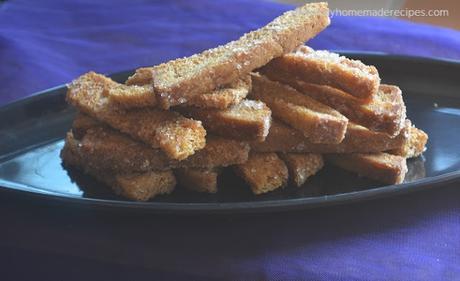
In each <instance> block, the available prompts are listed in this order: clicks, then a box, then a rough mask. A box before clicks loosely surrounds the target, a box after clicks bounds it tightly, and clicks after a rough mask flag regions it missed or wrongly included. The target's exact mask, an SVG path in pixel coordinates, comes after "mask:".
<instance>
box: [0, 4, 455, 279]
mask: <svg viewBox="0 0 460 281" xmlns="http://www.w3.org/2000/svg"><path fill="white" fill-rule="evenodd" d="M287 9H290V7H289V6H286V5H282V4H276V3H272V2H261V1H255V0H237V1H230V0H226V1H212V0H209V1H186V0H184V1H178V0H176V1H147V0H134V1H126V0H123V1H119V0H116V1H90V0H72V1H49V0H42V1H34V0H22V1H19V0H18V1H6V2H4V3H2V4H0V85H1V87H0V104H5V103H7V102H10V101H12V100H15V99H18V98H21V97H25V96H27V95H30V94H32V93H34V92H37V91H40V90H44V89H47V88H49V87H52V86H56V85H60V84H63V83H66V82H69V81H70V80H71V79H73V78H75V77H77V76H78V75H80V74H82V73H84V72H86V71H89V70H94V71H96V72H101V73H112V72H117V71H122V70H128V69H133V68H137V67H140V66H147V65H153V64H157V63H159V62H162V61H165V60H168V59H172V58H176V57H181V56H186V55H190V54H193V53H196V52H199V51H202V50H204V49H207V48H210V47H214V46H216V45H218V44H222V43H225V42H227V41H229V40H232V39H236V38H238V37H239V36H240V35H242V34H243V33H244V32H246V31H249V30H251V29H254V28H257V27H260V26H262V25H264V24H265V23H267V22H268V21H270V20H271V19H272V18H274V17H275V16H277V15H279V14H280V13H281V12H283V11H285V10H287ZM309 44H310V45H311V46H312V47H314V48H317V49H332V50H363V51H376V52H385V53H392V54H409V55H415V56H434V57H443V58H450V59H460V33H459V32H457V31H454V30H449V29H443V28H439V27H433V26H428V25H421V24H415V23H410V22H406V21H403V20H397V19H383V18H364V17H362V18H350V17H334V18H333V19H332V25H331V26H330V27H329V28H328V29H327V30H326V31H324V32H323V33H321V34H320V35H319V36H318V37H317V38H315V39H313V40H311V41H310V42H309ZM459 198H460V193H459V191H457V190H456V189H453V188H450V189H444V190H437V191H430V192H424V193H420V194H417V195H413V196H405V197H400V198H393V199H387V200H379V201H377V202H372V203H362V204H358V205H353V206H349V207H336V208H331V209H322V210H315V211H312V212H300V213H295V214H291V215H266V216H260V217H251V218H248V219H247V220H239V221H238V223H233V224H232V222H231V221H223V222H222V221H218V220H215V221H214V223H210V222H209V221H207V222H206V223H204V222H203V223H201V224H200V223H199V224H196V225H195V224H194V225H191V224H188V223H187V221H186V220H185V222H183V225H182V226H179V225H175V226H171V225H168V224H167V223H160V224H158V227H159V229H158V230H155V225H153V226H151V227H150V226H146V229H147V231H151V232H152V233H151V235H152V236H151V239H139V240H134V239H133V240H129V241H125V242H123V243H124V244H122V245H116V246H115V245H114V247H121V248H122V249H125V250H126V251H128V248H129V249H134V250H139V251H141V249H149V251H150V257H151V256H152V255H153V256H154V257H153V258H152V267H153V268H156V269H157V270H158V272H161V273H164V272H174V276H175V278H174V279H175V280H181V279H180V278H181V277H180V276H182V277H183V280H197V279H226V280H309V279H310V280H311V279H315V280H454V279H456V278H457V280H458V278H460V263H459V258H460V239H459V237H460V219H459V218H460V203H459V202H460V201H459ZM101 235H102V236H107V235H110V233H108V231H107V232H106V231H104V232H102V233H101ZM149 235H150V234H149ZM145 236H146V235H145V234H144V237H145ZM120 239H121V238H120ZM112 241H117V239H113V240H112ZM122 253H123V252H122ZM134 256H135V257H136V258H137V259H142V257H143V255H141V254H138V255H136V254H134ZM151 274H152V275H151V276H152V279H155V272H152V273H151ZM181 274H183V275H181Z"/></svg>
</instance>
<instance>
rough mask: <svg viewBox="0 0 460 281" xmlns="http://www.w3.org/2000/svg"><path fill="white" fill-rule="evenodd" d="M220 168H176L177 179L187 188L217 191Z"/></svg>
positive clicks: (200, 190)
mask: <svg viewBox="0 0 460 281" xmlns="http://www.w3.org/2000/svg"><path fill="white" fill-rule="evenodd" d="M219 173H220V169H219V168H212V169H200V168H179V169H176V170H174V174H175V175H176V178H177V181H178V182H179V184H180V185H181V186H182V187H185V188H186V189H189V190H192V191H197V192H205V193H216V192H217V177H218V176H219Z"/></svg>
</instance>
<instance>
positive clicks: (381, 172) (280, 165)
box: [61, 3, 427, 200]
mask: <svg viewBox="0 0 460 281" xmlns="http://www.w3.org/2000/svg"><path fill="white" fill-rule="evenodd" d="M328 14H329V11H328V8H327V4H325V3H314V4H307V5H305V6H302V7H300V8H297V9H296V10H293V11H289V12H287V13H285V14H283V15H281V16H280V17H278V18H276V19H275V20H274V21H272V22H271V23H269V24H268V25H266V26H264V27H262V28H260V29H258V30H256V31H253V32H250V33H247V34H245V35H243V36H242V37H241V38H240V39H239V40H236V41H232V42H229V43H228V44H226V45H223V46H219V47H217V48H214V49H210V50H206V51H204V52H203V53H200V54H196V55H193V56H191V57H187V58H181V59H176V60H173V61H169V62H166V63H163V64H160V65H157V66H153V67H146V68H140V69H138V70H136V72H135V73H134V74H133V75H132V76H131V77H129V79H128V80H127V81H126V82H125V84H120V83H117V82H115V81H113V80H111V79H110V78H107V77H105V76H103V75H100V74H96V73H94V72H90V73H87V74H84V75H82V76H81V77H79V78H77V79H76V80H74V81H73V82H72V83H70V84H69V85H68V93H67V100H68V102H69V103H70V104H72V105H74V106H75V107H76V108H77V109H78V111H79V112H78V114H77V116H76V118H75V120H74V123H73V126H72V129H71V131H70V132H69V133H68V134H67V137H66V142H65V146H64V148H63V150H62V153H61V156H62V159H63V161H64V164H65V165H67V166H74V167H77V168H78V169H81V170H82V171H84V172H85V173H87V174H89V175H91V176H93V177H94V178H96V179H97V180H99V181H101V182H103V183H105V184H107V185H108V186H110V187H111V188H113V190H114V191H115V192H116V193H117V194H120V195H122V196H124V197H126V198H129V199H133V200H148V199H150V198H152V197H154V196H156V195H158V194H164V193H170V192H172V191H173V189H174V188H175V186H176V184H177V183H178V185H179V186H181V187H183V188H187V189H190V190H194V191H199V192H211V193H213V192H216V191H217V188H218V186H217V177H218V175H219V173H220V172H221V171H222V169H224V168H225V167H230V168H231V169H234V170H235V172H236V174H237V175H239V176H241V177H242V178H243V179H244V180H245V181H246V182H247V183H248V185H249V186H250V188H251V190H252V191H253V192H254V193H255V194H260V193H265V192H269V191H272V190H274V189H277V188H280V187H284V186H286V185H288V183H291V184H292V185H295V186H301V185H303V184H304V183H305V181H306V180H307V178H309V177H310V176H312V175H314V174H316V173H317V172H318V171H319V170H320V169H321V168H322V167H323V165H324V162H325V161H324V160H326V163H331V164H333V165H337V166H339V167H341V168H343V169H346V170H349V171H352V172H355V173H358V174H360V175H362V176H366V177H369V178H372V179H375V180H379V181H381V182H384V183H389V184H395V183H400V182H402V181H403V179H404V176H405V173H406V172H407V165H406V159H407V158H410V157H416V156H418V155H420V154H421V153H422V152H423V150H424V147H425V144H426V141H427V135H426V134H425V133H424V132H423V131H421V130H419V129H417V128H415V127H413V125H412V124H411V122H410V121H409V120H407V119H406V108H405V105H404V102H403V99H402V93H401V90H400V89H399V88H398V87H397V86H393V85H384V84H380V77H379V74H378V71H377V69H376V68H375V67H373V66H367V65H365V64H363V63H362V62H360V61H355V60H350V59H347V58H344V57H341V56H338V55H337V54H334V53H330V52H327V51H315V50H313V49H311V48H309V47H306V46H303V44H304V43H305V42H306V41H307V40H309V39H310V38H312V37H314V36H315V35H317V34H318V33H319V32H320V31H322V30H323V29H324V28H326V27H327V26H328V25H329V16H328ZM299 46H300V47H299ZM289 179H290V180H289Z"/></svg>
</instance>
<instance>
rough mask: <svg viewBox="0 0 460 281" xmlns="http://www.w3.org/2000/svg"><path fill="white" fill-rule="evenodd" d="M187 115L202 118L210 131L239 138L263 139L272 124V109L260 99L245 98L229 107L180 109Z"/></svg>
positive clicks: (249, 139)
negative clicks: (219, 108) (220, 108)
mask: <svg viewBox="0 0 460 281" xmlns="http://www.w3.org/2000/svg"><path fill="white" fill-rule="evenodd" d="M178 110H179V111H180V112H181V113H182V114H184V115H185V116H188V117H191V118H194V119H197V120H200V121H202V122H203V126H204V127H205V128H206V130H207V131H208V132H210V133H213V134H216V135H219V136H224V137H228V138H232V139H237V140H248V141H251V140H255V141H259V142H260V141H263V140H265V137H266V136H267V134H268V132H269V129H270V124H271V110H270V109H269V108H268V107H267V106H266V105H265V104H264V103H263V102H260V101H254V100H243V101H242V102H240V103H239V104H236V105H233V106H231V107H229V108H226V109H222V110H218V109H200V108H196V107H186V108H181V109H178Z"/></svg>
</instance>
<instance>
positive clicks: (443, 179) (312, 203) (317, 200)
mask: <svg viewBox="0 0 460 281" xmlns="http://www.w3.org/2000/svg"><path fill="white" fill-rule="evenodd" d="M338 52H339V53H340V54H346V55H348V56H356V57H363V58H369V59H372V58H374V59H382V58H383V59H391V60H402V61H413V62H414V61H416V62H426V63H432V64H433V63H434V64H438V65H439V64H445V65H450V66H453V65H455V66H457V67H458V66H460V60H454V59H446V58H436V57H420V56H407V55H393V54H386V53H378V52H355V51H352V52H350V51H340V50H339V51H338ZM132 71H133V70H125V71H120V72H116V73H113V74H110V75H109V76H111V77H113V76H116V75H121V74H124V73H127V72H132ZM65 86H66V84H63V85H59V86H55V87H52V88H49V89H46V90H43V91H39V92H36V93H33V94H31V95H29V96H26V97H22V98H19V99H17V100H14V101H12V102H10V103H8V104H5V105H2V106H1V107H0V114H1V113H3V112H4V111H7V110H9V109H10V108H14V107H16V106H21V105H22V104H24V103H31V102H34V101H35V100H36V99H40V98H44V97H46V96H52V95H60V94H61V93H59V92H58V91H57V90H61V89H64V88H65ZM18 152H19V151H18ZM12 153H14V152H12ZM1 158H3V157H1ZM459 179H460V169H459V170H455V171H451V172H448V173H445V174H441V175H437V176H432V177H427V178H423V179H419V180H416V181H413V182H410V183H402V184H398V185H385V186H380V187H376V188H372V189H367V190H359V191H352V192H347V193H338V194H333V195H325V196H317V197H306V198H292V199H285V200H279V199H278V200H272V199H270V200H261V201H243V202H222V203H219V202H209V203H203V202H193V203H192V202H191V203H186V202H185V203H171V202H155V201H147V202H136V201H123V200H112V199H98V198H82V197H77V196H73V195H68V194H64V193H62V194H61V193H58V192H48V191H45V190H39V189H36V188H34V189H33V190H31V189H30V188H31V187H30V186H28V185H24V184H21V183H16V182H11V181H8V180H4V179H2V178H0V193H2V194H5V193H9V194H13V195H19V196H20V197H25V198H32V199H34V198H37V199H41V200H44V201H48V202H54V203H65V204H68V203H71V204H72V206H75V205H78V206H93V207H98V208H105V209H107V208H109V209H125V210H132V211H145V210H148V211H152V212H155V213H174V214H204V213H206V214H229V213H231V214H237V213H265V212H280V211H289V210H294V209H310V208H318V207H327V206H332V205H342V204H350V203H355V202H361V201H367V200H374V199H382V198H387V197H390V196H395V195H397V194H400V195H402V194H407V193H412V192H415V191H422V190H426V189H431V188H434V187H437V186H440V185H447V184H448V183H450V182H454V181H457V180H459ZM26 186H27V188H26ZM26 189H28V190H26ZM24 195H25V196H24Z"/></svg>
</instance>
